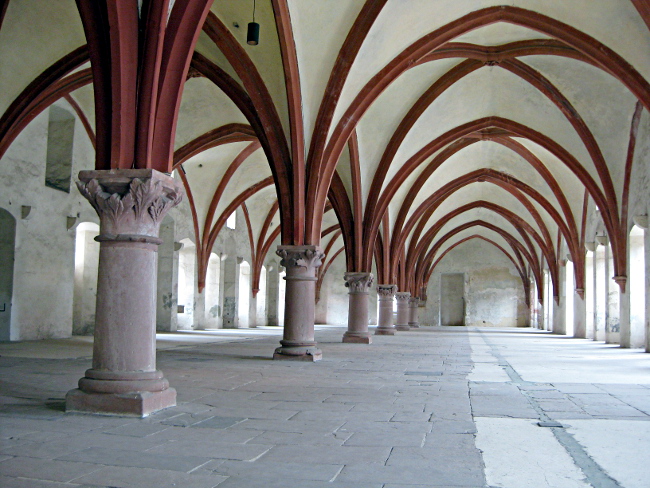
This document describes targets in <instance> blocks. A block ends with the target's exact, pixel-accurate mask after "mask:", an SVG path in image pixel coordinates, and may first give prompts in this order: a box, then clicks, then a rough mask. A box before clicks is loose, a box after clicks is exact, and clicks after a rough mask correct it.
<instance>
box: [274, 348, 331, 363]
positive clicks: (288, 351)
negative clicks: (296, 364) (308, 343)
mask: <svg viewBox="0 0 650 488" xmlns="http://www.w3.org/2000/svg"><path fill="white" fill-rule="evenodd" d="M273 359H276V360H284V361H311V362H314V361H320V360H321V359H323V352H322V351H321V350H320V349H318V348H317V347H301V348H298V347H295V348H293V347H292V348H287V347H278V348H277V349H276V350H275V352H274V353H273Z"/></svg>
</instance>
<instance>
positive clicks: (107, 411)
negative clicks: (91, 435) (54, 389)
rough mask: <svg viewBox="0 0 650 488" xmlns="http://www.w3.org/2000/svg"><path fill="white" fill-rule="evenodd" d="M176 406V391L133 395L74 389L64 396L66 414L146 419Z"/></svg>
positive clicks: (141, 392) (172, 389)
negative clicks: (92, 414) (75, 413)
mask: <svg viewBox="0 0 650 488" xmlns="http://www.w3.org/2000/svg"><path fill="white" fill-rule="evenodd" d="M174 406H176V390H175V389H174V388H167V389H166V390H163V391H153V392H151V391H140V392H135V393H120V394H118V393H87V392H85V391H82V390H79V389H75V390H70V391H69V392H68V393H67V395H66V396H65V411H66V412H81V413H94V414H99V415H120V416H128V417H147V416H148V415H150V414H152V413H154V412H157V411H159V410H162V409H164V408H168V407H174Z"/></svg>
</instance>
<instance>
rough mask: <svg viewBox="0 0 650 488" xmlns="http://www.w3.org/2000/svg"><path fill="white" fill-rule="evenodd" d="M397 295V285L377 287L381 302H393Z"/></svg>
mask: <svg viewBox="0 0 650 488" xmlns="http://www.w3.org/2000/svg"><path fill="white" fill-rule="evenodd" d="M395 293H397V285H377V296H378V297H379V300H380V301H381V300H390V301H393V297H394V296H395Z"/></svg>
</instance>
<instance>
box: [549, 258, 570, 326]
mask: <svg viewBox="0 0 650 488" xmlns="http://www.w3.org/2000/svg"><path fill="white" fill-rule="evenodd" d="M558 275H559V276H558V285H559V288H560V292H559V297H558V299H557V300H554V301H553V303H554V304H555V308H554V309H553V333H554V334H562V335H564V334H566V302H567V300H566V292H567V286H566V280H567V278H568V279H571V277H570V276H569V277H567V272H566V260H564V259H562V260H560V268H559V273H558ZM553 298H555V297H553Z"/></svg>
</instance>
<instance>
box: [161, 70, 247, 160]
mask: <svg viewBox="0 0 650 488" xmlns="http://www.w3.org/2000/svg"><path fill="white" fill-rule="evenodd" d="M231 123H241V124H248V121H247V120H246V117H244V114H242V113H241V112H240V110H239V109H238V108H237V106H236V105H235V104H234V103H233V102H232V100H230V98H228V97H227V96H226V94H225V93H224V92H222V91H221V90H220V89H219V88H218V87H217V86H216V85H215V84H214V83H212V82H211V81H210V80H208V79H207V78H191V79H189V80H187V82H186V83H185V89H184V90H183V98H182V99H181V107H180V110H179V112H178V125H177V128H176V140H175V142H174V149H178V148H179V147H182V146H184V145H185V144H187V143H188V142H190V141H192V140H194V139H195V138H197V137H199V136H201V135H203V134H205V133H206V132H208V131H211V130H212V129H216V128H218V127H221V126H223V125H226V124H231Z"/></svg>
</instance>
